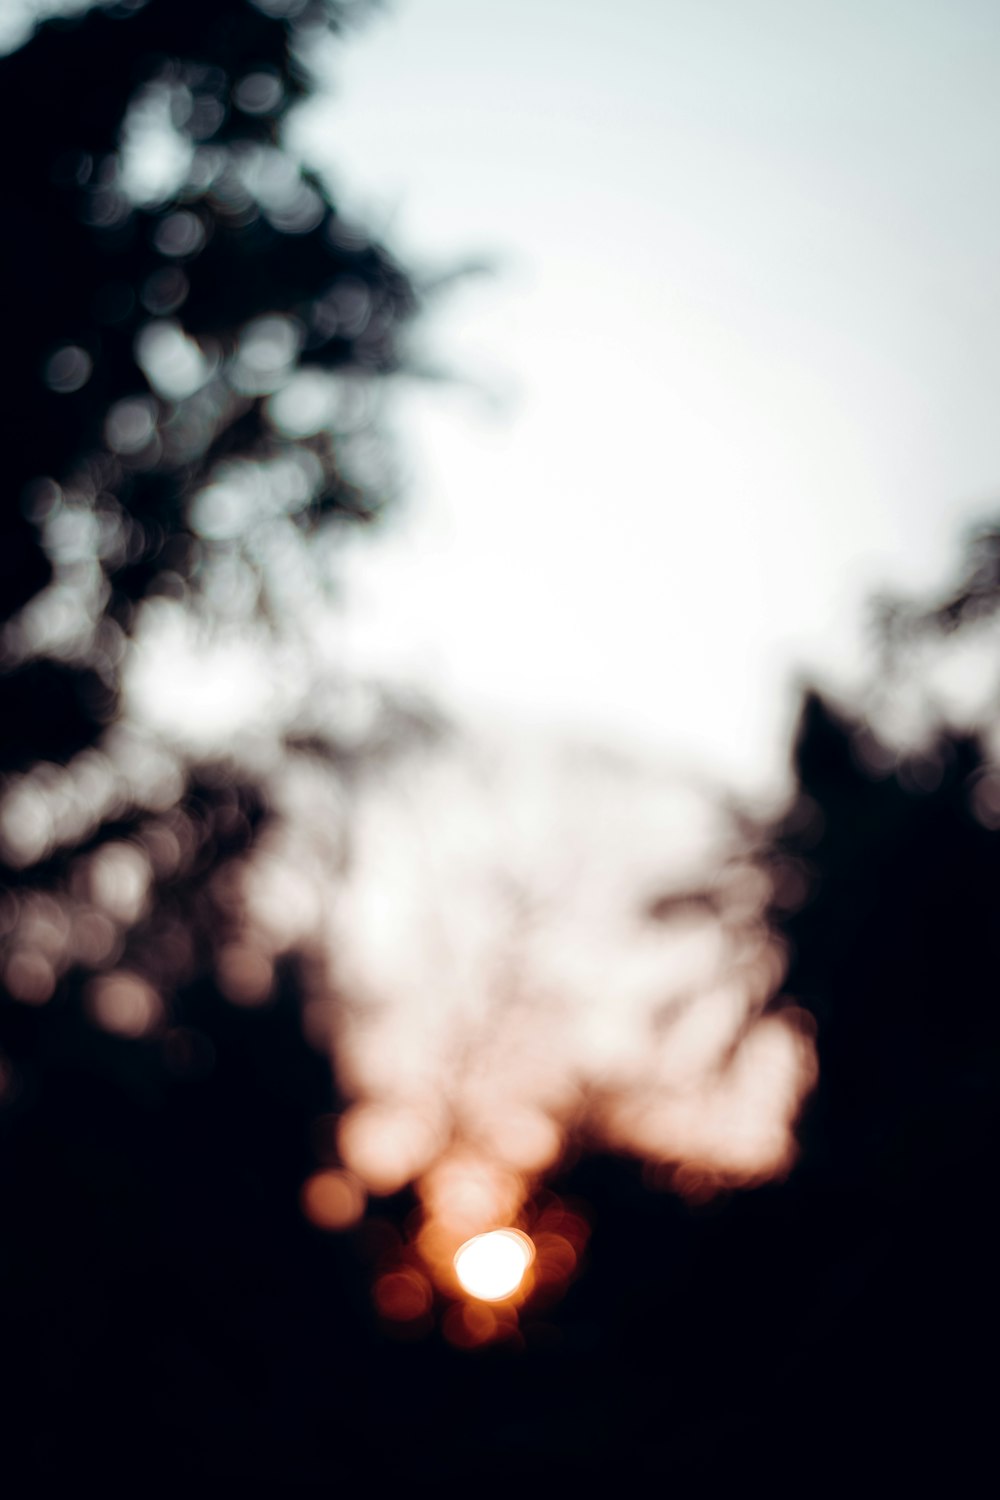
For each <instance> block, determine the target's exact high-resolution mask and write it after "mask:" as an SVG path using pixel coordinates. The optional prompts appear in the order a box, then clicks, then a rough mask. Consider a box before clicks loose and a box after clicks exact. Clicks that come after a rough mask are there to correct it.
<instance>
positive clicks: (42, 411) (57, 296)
mask: <svg viewBox="0 0 1000 1500" xmlns="http://www.w3.org/2000/svg"><path fill="white" fill-rule="evenodd" d="M357 9H358V7H357V6H354V5H351V4H342V3H338V0H330V3H326V0H319V3H316V0H309V3H304V4H298V3H287V4H285V3H279V0H272V3H268V0H260V3H257V4H252V3H250V0H212V3H211V4H205V3H200V0H197V3H196V0H171V3H164V0H154V3H149V4H144V5H136V4H121V5H111V6H101V7H99V8H97V9H96V10H93V11H91V13H89V14H87V15H84V16H75V17H72V18H69V19H65V20H61V21H50V22H48V23H47V24H46V25H44V26H42V27H40V28H39V30H38V31H37V33H36V35H35V36H34V37H33V39H32V40H31V41H30V42H29V44H28V45H27V46H25V47H23V48H22V50H21V51H19V52H17V53H16V54H15V55H13V56H11V57H8V58H7V59H5V60H4V62H3V79H4V86H3V90H2V95H0V116H2V123H3V128H4V132H5V136H4V138H5V140H7V141H8V142H10V143H11V148H10V150H9V152H8V153H7V159H6V162H5V166H4V178H3V201H4V211H5V223H6V225H7V232H6V233H5V235H4V240H3V247H2V250H0V256H2V260H0V276H2V285H3V289H4V308H5V315H4V333H5V346H4V362H5V366H6V369H7V373H8V381H9V386H8V395H7V397H6V399H5V433H6V442H5V458H6V462H5V470H4V480H3V485H4V493H3V513H2V514H3V519H2V528H3V533H2V546H0V558H2V561H0V569H2V572H0V611H2V615H3V617H4V618H5V619H6V620H7V625H6V629H5V631H4V635H3V665H4V667H5V669H6V670H5V676H4V678H3V681H2V688H0V692H2V700H0V711H2V712H3V716H4V718H5V720H6V721H7V722H8V723H11V724H13V725H14V734H13V735H12V736H10V737H9V738H8V739H7V742H6V743H5V746H4V752H3V753H4V757H5V760H4V769H6V770H11V769H13V768H15V767H18V766H23V765H24V764H26V763H27V762H29V761H30V760H32V759H43V760H44V759H48V760H54V761H64V760H66V759H67V758H68V757H69V756H70V755H71V754H72V753H73V752H74V751H78V750H80V749H82V748H83V747H84V746H85V745H87V744H88V743H91V742H92V741H93V740H94V739H95V738H96V736H97V734H98V733H99V730H100V728H101V726H102V725H103V724H105V723H107V722H108V721H109V720H110V718H111V717H112V716H113V714H114V711H115V707H116V700H117V689H118V685H119V682H118V671H117V668H118V665H119V664H120V660H121V651H122V642H123V636H125V635H127V634H128V632H129V630H130V628H131V625H132V623H133V620H134V617H135V612H136V608H137V606H138V605H139V604H140V603H141V601H143V600H144V599H147V598H148V597H149V596H150V595H151V594H154V593H156V592H157V591H160V592H167V593H170V592H171V591H173V593H174V594H177V593H181V592H184V593H190V594H191V595H192V596H195V597H196V598H197V599H198V600H199V601H200V602H201V603H202V605H203V606H204V605H205V604H206V601H209V600H210V597H211V596H212V595H213V589H214V597H216V598H217V597H218V596H219V594H220V592H224V589H221V587H220V585H219V578H220V576H221V575H223V574H225V575H226V576H227V577H228V576H231V575H232V573H233V569H234V567H235V565H236V564H237V563H238V564H239V567H240V576H241V578H243V577H244V576H248V577H249V580H250V582H249V592H250V594H251V595H252V603H253V604H254V605H255V606H256V607H258V608H261V609H264V610H266V609H267V608H268V606H269V602H271V601H270V596H269V589H271V588H272V587H273V578H272V577H271V574H272V573H273V568H274V558H273V555H272V554H273V548H272V549H270V550H269V548H268V546H267V545H266V543H267V540H268V527H269V523H273V522H274V521H275V519H276V518H282V519H286V520H287V521H288V522H289V525H290V526H291V527H292V528H294V530H295V531H296V532H297V533H299V534H303V535H312V534H315V533H316V532H317V530H318V529H320V528H322V527H325V526H328V525H329V524H330V522H331V520H332V519H333V518H335V517H345V516H355V517H359V516H360V517H366V516H369V515H371V514H372V513H373V512H374V511H375V510H377V508H378V506H379V504H380V500H381V498H382V497H381V496H380V494H379V493H378V487H377V484H376V485H374V486H373V485H372V483H370V482H368V481H370V479H371V462H370V452H369V451H368V449H370V433H369V432H368V430H367V428H366V426H365V423H364V421H363V420H362V416H361V415H360V414H359V403H360V406H362V407H363V404H364V403H363V392H364V389H365V378H366V377H371V376H378V375H382V374H384V373H386V372H388V371H390V370H393V369H395V368H397V367H398V365H399V360H400V352H399V330H400V328H401V325H402V323H403V321H404V320H405V318H406V317H408V316H409V314H410V313H411V312H412V311H413V309H414V305H415V297H414V292H413V288H412V286H411V284H410V282H409V281H408V280H407V278H406V277H405V275H404V274H403V273H402V272H401V271H400V270H399V268H398V267H397V266H396V265H395V264H394V263H393V261H392V260H391V259H390V257H389V256H388V255H387V254H386V253H385V252H384V251H383V250H382V249H381V248H380V247H379V246H377V245H376V244H374V243H373V242H372V241H371V239H370V238H369V236H368V235H367V234H366V233H365V232H364V231H362V230H359V229H358V228H357V227H356V226H353V225H351V224H349V223H346V222H345V221H344V220H343V219H342V218H341V217H340V216H339V215H338V213H337V211H336V208H335V206H334V204H333V203H332V202H331V200H330V197H329V194H328V193H327V191H326V189H325V188H324V186H323V184H322V182H321V181H320V180H319V179H318V178H317V177H316V176H315V175H313V174H311V173H310V172H308V171H306V170H304V169H303V168H302V167H301V166H300V164H299V163H298V162H296V161H295V160H294V159H293V158H292V157H291V156H290V155H289V154H288V152H287V151H286V150H285V149H284V147H283V146H282V144H281V131H282V125H283V122H284V120H285V118H286V116H287V113H288V111H289V109H290V108H291V107H292V105H293V104H294V103H295V102H296V100H298V99H299V98H301V97H302V95H303V93H304V92H305V90H306V88H307V87H308V66H307V63H306V60H305V58H306V53H307V51H308V45H309V41H310V39H311V38H312V37H313V36H315V33H316V32H317V30H319V29H320V28H324V27H333V28H335V29H339V28H342V27H343V25H344V24H345V23H346V19H347V17H348V16H349V15H351V14H354V13H355V12H356V11H357ZM346 372H350V373H351V375H352V376H353V377H355V378H354V385H353V387H351V388H349V389H348V390H347V392H346V394H345V388H344V382H343V380H341V381H340V383H339V384H338V382H337V376H338V375H343V374H344V373H346ZM338 400H339V406H338ZM352 403H353V409H352V412H351V413H348V411H347V407H348V406H351V405H352ZM335 408H337V409H336V410H335ZM338 429H339V430H338ZM366 444H367V445H368V446H367V448H366ZM366 465H367V472H366V473H365V474H364V475H362V473H361V470H362V468H363V467H364V466H366ZM206 492H208V495H207V498H206ZM199 497H201V498H199ZM272 529H273V524H272ZM227 570H228V572H227ZM246 593H247V589H246V588H245V589H244V594H246ZM208 607H212V606H211V604H210V603H209V605H208Z"/></svg>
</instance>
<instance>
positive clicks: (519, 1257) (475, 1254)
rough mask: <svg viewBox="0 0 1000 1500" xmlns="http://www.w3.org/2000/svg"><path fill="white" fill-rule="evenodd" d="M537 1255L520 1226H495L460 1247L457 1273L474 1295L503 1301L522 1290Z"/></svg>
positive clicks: (456, 1262)
mask: <svg viewBox="0 0 1000 1500" xmlns="http://www.w3.org/2000/svg"><path fill="white" fill-rule="evenodd" d="M534 1258H535V1247H534V1245H533V1244H532V1243H531V1241H530V1240H529V1238H528V1236H527V1235H526V1234H522V1233H521V1231H520V1230H519V1229H491V1230H490V1231H489V1232H488V1233H486V1234H477V1235H475V1236H474V1237H473V1238H472V1239H471V1240H466V1242H465V1244H464V1245H462V1247H461V1248H460V1249H459V1250H458V1251H456V1254H455V1274H456V1276H457V1277H458V1279H459V1282H460V1283H461V1285H462V1287H463V1289H464V1290H465V1291H466V1292H468V1293H469V1295H470V1296H471V1297H476V1298H478V1299H479V1301H481V1302H502V1301H503V1300H504V1299H505V1298H507V1297H512V1296H513V1295H514V1293H515V1292H516V1291H517V1290H518V1288H519V1287H520V1285H521V1282H522V1281H523V1280H524V1273H525V1272H526V1271H527V1269H528V1267H529V1266H530V1265H531V1262H532V1261H533V1260H534Z"/></svg>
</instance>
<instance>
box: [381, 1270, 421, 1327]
mask: <svg viewBox="0 0 1000 1500" xmlns="http://www.w3.org/2000/svg"><path fill="white" fill-rule="evenodd" d="M430 1305H431V1289H430V1286H429V1285H428V1282H427V1278H426V1277H425V1276H421V1275H420V1273H419V1271H411V1270H403V1271H390V1272H388V1273H387V1275H385V1276H381V1277H380V1278H379V1280H378V1281H377V1282H376V1283H375V1306H376V1307H377V1308H378V1310H379V1312H380V1313H381V1314H382V1316H383V1318H390V1319H391V1320H392V1321H393V1322H398V1323H411V1322H413V1321H415V1320H416V1319H417V1318H422V1317H423V1315H424V1313H426V1312H427V1311H428V1309H429V1308H430Z"/></svg>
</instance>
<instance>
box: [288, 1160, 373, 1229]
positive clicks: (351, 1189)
mask: <svg viewBox="0 0 1000 1500" xmlns="http://www.w3.org/2000/svg"><path fill="white" fill-rule="evenodd" d="M299 1202H300V1203H301V1205H302V1212H303V1213H304V1214H305V1216H306V1218H307V1219H308V1220H309V1222H310V1224H315V1226H316V1228H317V1229H331V1230H336V1229H350V1228H351V1227H352V1226H353V1225H355V1224H357V1223H358V1221H359V1219H360V1218H361V1215H362V1214H363V1213H364V1211H365V1190H364V1188H363V1187H362V1186H361V1183H360V1182H359V1181H358V1179H357V1178H356V1177H355V1176H354V1175H353V1173H351V1172H334V1171H329V1172H314V1173H313V1175H312V1176H311V1177H309V1178H307V1179H306V1181H305V1182H304V1183H303V1184H302V1191H301V1193H300V1195H299Z"/></svg>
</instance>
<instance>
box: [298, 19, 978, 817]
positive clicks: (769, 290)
mask: <svg viewBox="0 0 1000 1500" xmlns="http://www.w3.org/2000/svg"><path fill="white" fill-rule="evenodd" d="M318 62H319V66H320V73H321V78H322V81H323V87H322V89H321V91H320V95H319V97H318V98H317V99H316V100H315V101H314V102H313V103H311V104H310V105H308V106H306V107H305V109H304V110H303V112H302V113H301V114H300V115H299V117H298V119H297V120H296V121H294V123H293V126H292V138H293V140H294V141H295V143H296V144H297V145H298V146H299V148H300V149H301V150H302V151H303V152H304V153H306V154H307V155H308V156H309V157H310V158H311V159H312V160H314V161H315V162H316V163H317V164H319V165H320V166H321V167H322V168H323V169H324V170H326V171H327V172H328V174H329V177H330V179H331V181H332V184H333V187H334V190H335V192H336V195H337V198H338V201H339V203H340V204H341V207H342V208H343V209H345V210H347V211H348V212H350V213H355V214H357V215H359V216H361V217H363V218H364V219H365V220H366V221H367V222H368V223H374V225H375V227H376V229H378V230H381V232H382V233H383V235H384V237H385V239H386V242H387V243H388V244H390V246H391V247H392V248H393V250H394V251H395V252H396V253H397V254H398V255H399V256H400V257H401V258H402V259H403V260H404V262H406V263H408V264H410V265H412V266H415V267H416V268H417V269H418V270H419V271H423V272H426V273H427V274H435V273H439V272H445V271H447V270H449V269H450V268H454V267H456V266H459V265H462V264H464V263H468V262H473V263H474V262H476V261H485V262H488V263H489V264H490V265H491V267H492V270H491V272H490V274H489V275H479V276H470V277H469V278H467V279H466V280H465V281H464V282H461V283H459V284H457V285H456V286H453V287H452V288H451V289H450V290H449V291H446V292H444V293H442V294H441V295H440V297H439V298H438V299H437V300H436V302H434V303H433V304H432V305H431V306H430V308H429V310H428V312H427V315H426V317H425V319H424V321H423V324H422V326H421V328H420V329H419V330H418V332H417V335H416V336H415V353H416V354H417V356H418V357H419V359H421V360H422V361H424V362H426V363H427V364H429V365H433V366H436V367H444V368H446V369H448V370H450V371H451V372H453V373H454V374H455V376H456V379H455V380H453V381H450V382H446V383H443V384H442V383H440V382H433V381H425V382H418V381H414V382H407V383H406V384H405V386H404V388H403V389H402V390H401V392H400V394H399V396H398V397H397V399H396V403H395V407H394V409H393V411H392V412H391V420H392V425H393V427H394V429H395V431H396V434H397V441H398V452H399V454H400V460H401V463H402V465H403V470H404V475H405V495H406V503H405V504H404V505H403V506H402V507H401V508H400V510H399V511H398V513H397V516H396V518H395V520H394V521H391V522H390V523H389V525H388V526H387V528H386V529H384V530H382V531H381V533H380V534H378V535H376V536H375V537H374V539H373V540H372V541H371V543H368V542H364V543H362V544H359V546H358V549H357V551H356V552H355V553H354V555H353V556H352V557H351V558H350V560H349V564H348V567H347V572H346V581H347V598H348V600H349V608H348V609H347V611H346V614H345V617H344V621H343V630H344V641H345V645H344V649H345V651H346V652H347V655H348V658H349V660H350V661H351V662H352V663H353V664H354V665H356V666H357V667H358V668H359V669H361V670H377V671H379V672H382V673H385V674H387V675H388V676H389V677H391V678H400V679H404V680H414V681H417V682H419V683H420V684H421V685H423V686H425V687H428V688H430V689H431V690H432V691H434V692H435V693H436V694H437V695H438V696H439V697H441V698H442V699H443V700H444V701H445V702H447V703H450V704H451V705H453V706H455V707H457V708H458V709H459V710H460V711H463V712H466V713H468V714H471V715H473V716H476V715H480V716H481V715H484V714H485V715H487V716H488V715H490V714H500V715H501V716H502V715H510V716H513V717H515V718H520V719H523V720H525V721H530V722H533V723H539V724H545V725H553V726H558V727H559V728H560V729H568V730H571V731H573V732H574V733H577V734H584V735H586V734H594V735H597V736H598V737H600V738H603V739H611V740H616V741H619V742H622V743H624V742H630V743H631V744H633V745H636V746H639V745H641V746H643V747H645V748H646V749H647V750H651V751H653V752H655V753H656V754H657V755H662V756H664V757H666V758H668V759H670V760H671V761H672V762H673V763H676V764H677V765H678V767H680V768H683V769H687V770H691V769H695V770H697V771H699V772H701V773H705V774H708V775H711V776H714V777H718V778H720V779H721V780H723V781H725V782H727V783H729V784H732V785H734V786H737V787H739V788H740V789H743V790H745V791H750V792H752V791H761V790H765V789H773V788H775V787H776V786H780V785H781V784H782V781H783V777H784V774H785V768H786V766H787V747H788V734H789V729H790V727H791V723H792V719H793V715H794V709H795V703H796V685H797V684H799V683H801V681H802V680H803V679H804V678H806V677H809V678H812V679H818V680H819V681H821V682H826V683H828V684H830V685H834V686H836V687H838V688H839V689H840V690H847V688H848V687H849V686H850V685H851V684H855V685H856V684H857V683H859V682H861V681H862V680H863V678H864V673H865V667H866V663H865V641H866V634H865V621H866V613H865V607H866V602H867V601H868V600H869V599H870V598H871V596H872V594H873V593H874V592H876V591H877V590H879V589H881V588H886V587H889V588H893V589H897V590H902V591H910V590H926V589H929V588H930V589H933V588H934V587H935V586H936V585H938V584H940V583H941V581H942V580H943V579H944V578H945V577H946V576H947V572H948V568H949V566H950V565H953V564H954V562H955V559H956V556H957V551H958V546H959V543H960V538H961V534H962V530H963V527H966V526H968V524H969V523H970V522H972V521H974V520H975V519H976V518H979V517H982V516H984V515H986V514H989V513H990V510H991V508H992V506H993V504H994V502H995V499H996V495H997V489H998V481H1000V423H997V421H996V417H995V402H996V394H997V391H998V390H1000V297H998V295H997V291H996V269H995V268H996V266H997V265H998V264H1000V203H998V200H997V197H996V194H995V191H993V182H994V175H995V174H994V165H995V161H996V157H997V154H998V149H1000V105H998V103H997V101H998V100H1000V11H998V9H997V8H996V7H995V6H994V5H992V4H989V3H985V0H956V3H951V4H949V5H948V6H942V5H940V4H938V3H935V0H905V3H902V0H900V3H896V0H837V3H836V4H834V3H830V0H825V3H810V0H753V3H751V4H747V3H746V0H713V3H710V4H706V3H704V0H618V3H617V4H616V5H614V6H608V5H604V4H598V3H591V0H541V3H540V0H507V3H505V4H504V5H502V6H497V5H487V4H471V3H469V0H398V3H397V4H395V5H391V6H386V7H385V14H384V15H383V16H382V17H380V18H379V19H377V20H376V21H375V22H374V23H373V24H369V25H368V26H367V27H366V28H364V29H363V30H362V31H361V32H360V33H359V34H356V35H354V36H353V37H352V38H351V40H350V42H349V44H348V45H347V46H341V45H339V44H338V45H337V46H336V48H333V47H331V50H330V52H329V54H328V56H325V57H321V58H320V59H319V60H318Z"/></svg>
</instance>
